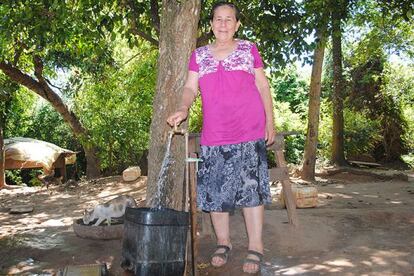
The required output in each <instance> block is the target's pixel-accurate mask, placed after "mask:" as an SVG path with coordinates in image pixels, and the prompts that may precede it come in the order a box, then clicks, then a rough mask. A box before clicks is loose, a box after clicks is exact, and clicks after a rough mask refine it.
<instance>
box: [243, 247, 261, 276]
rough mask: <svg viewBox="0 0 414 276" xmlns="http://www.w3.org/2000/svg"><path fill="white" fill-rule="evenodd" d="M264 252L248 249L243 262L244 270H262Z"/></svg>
mask: <svg viewBox="0 0 414 276" xmlns="http://www.w3.org/2000/svg"><path fill="white" fill-rule="evenodd" d="M262 260H263V254H262V253H260V252H257V251H254V250H248V251H247V256H246V259H244V262H243V271H244V272H246V273H249V274H256V273H257V272H259V271H260V268H261V264H262Z"/></svg>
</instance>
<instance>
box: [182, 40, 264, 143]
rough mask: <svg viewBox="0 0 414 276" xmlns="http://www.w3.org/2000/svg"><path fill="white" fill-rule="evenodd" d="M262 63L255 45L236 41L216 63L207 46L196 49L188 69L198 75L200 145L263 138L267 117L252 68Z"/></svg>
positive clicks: (260, 65)
mask: <svg viewBox="0 0 414 276" xmlns="http://www.w3.org/2000/svg"><path fill="white" fill-rule="evenodd" d="M260 67H263V62H262V59H261V57H260V54H259V52H258V50H257V47H256V45H255V44H254V43H252V42H249V41H245V40H237V47H236V49H235V50H234V51H233V52H232V53H230V54H229V55H228V56H227V57H226V58H225V59H223V60H216V59H215V58H214V57H213V54H212V52H211V50H210V48H209V47H208V46H203V47H200V48H197V49H196V50H195V51H194V52H193V53H192V55H191V57H190V62H189V70H190V71H194V72H197V73H198V80H199V86H200V91H201V101H202V109H203V126H202V131H201V141H200V143H201V144H202V145H207V146H215V145H228V144H238V143H242V142H248V141H254V140H258V139H261V138H264V137H265V122H266V116H265V111H264V107H263V102H262V99H261V97H260V93H259V90H258V88H257V86H256V83H255V76H254V68H260Z"/></svg>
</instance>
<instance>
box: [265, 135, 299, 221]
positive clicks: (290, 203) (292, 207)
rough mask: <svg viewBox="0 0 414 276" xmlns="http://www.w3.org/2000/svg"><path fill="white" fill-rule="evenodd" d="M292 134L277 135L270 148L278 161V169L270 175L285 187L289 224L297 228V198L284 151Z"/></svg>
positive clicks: (272, 179) (271, 171) (274, 169)
mask: <svg viewBox="0 0 414 276" xmlns="http://www.w3.org/2000/svg"><path fill="white" fill-rule="evenodd" d="M289 134H291V133H283V132H280V133H277V134H276V136H275V142H274V144H273V145H271V146H270V150H273V151H274V153H275V161H276V166H277V167H276V168H273V169H269V175H270V179H271V181H280V182H281V183H282V187H283V193H284V196H285V201H286V210H287V213H288V220H289V223H290V224H292V225H294V226H297V225H298V224H299V222H298V216H297V213H296V202H295V198H294V196H293V192H292V187H291V183H290V180H289V173H288V169H287V165H286V161H285V156H284V153H283V151H284V149H285V139H284V136H285V135H289ZM278 171H279V172H282V173H275V172H278Z"/></svg>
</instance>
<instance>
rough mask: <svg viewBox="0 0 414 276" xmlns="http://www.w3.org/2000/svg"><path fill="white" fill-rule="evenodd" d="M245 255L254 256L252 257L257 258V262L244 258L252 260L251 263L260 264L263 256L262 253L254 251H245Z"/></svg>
mask: <svg viewBox="0 0 414 276" xmlns="http://www.w3.org/2000/svg"><path fill="white" fill-rule="evenodd" d="M247 254H248V255H249V254H250V255H254V256H256V257H257V258H259V260H254V259H251V258H246V260H252V261H256V262H261V261H263V254H262V253H260V252H257V251H254V250H247Z"/></svg>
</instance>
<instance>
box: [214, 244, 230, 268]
mask: <svg viewBox="0 0 414 276" xmlns="http://www.w3.org/2000/svg"><path fill="white" fill-rule="evenodd" d="M230 251H231V244H230V245H217V246H216V251H215V252H214V253H213V254H212V255H211V265H212V266H214V267H222V266H223V265H225V264H226V263H227V261H228V259H229V254H230Z"/></svg>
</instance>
